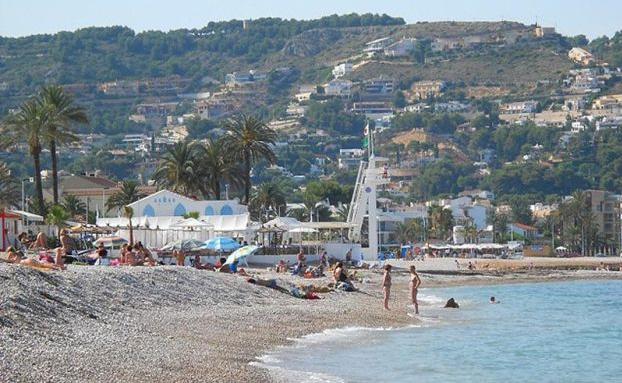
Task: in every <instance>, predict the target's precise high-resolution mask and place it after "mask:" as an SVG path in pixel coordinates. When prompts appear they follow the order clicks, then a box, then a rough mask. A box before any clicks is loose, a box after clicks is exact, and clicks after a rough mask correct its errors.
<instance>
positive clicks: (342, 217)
mask: <svg viewBox="0 0 622 383" xmlns="http://www.w3.org/2000/svg"><path fill="white" fill-rule="evenodd" d="M349 214H350V205H349V204H347V203H344V204H342V205H341V206H339V207H338V208H337V212H336V213H335V215H336V216H337V219H338V220H339V221H340V222H346V221H347V220H348V215H349Z"/></svg>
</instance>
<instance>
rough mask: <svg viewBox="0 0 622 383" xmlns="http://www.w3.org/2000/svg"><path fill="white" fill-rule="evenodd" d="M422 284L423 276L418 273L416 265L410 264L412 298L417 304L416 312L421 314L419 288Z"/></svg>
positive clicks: (414, 303)
mask: <svg viewBox="0 0 622 383" xmlns="http://www.w3.org/2000/svg"><path fill="white" fill-rule="evenodd" d="M419 286H421V278H419V274H417V269H416V268H415V266H414V265H413V266H410V299H411V300H412V304H413V305H414V306H415V314H419V302H418V301H417V290H418V289H419Z"/></svg>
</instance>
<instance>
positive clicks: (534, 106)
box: [499, 100, 538, 114]
mask: <svg viewBox="0 0 622 383" xmlns="http://www.w3.org/2000/svg"><path fill="white" fill-rule="evenodd" d="M499 110H500V112H501V113H505V114H525V113H536V112H537V111H538V101H533V100H530V101H520V102H511V103H508V104H502V105H501V106H500V107H499Z"/></svg>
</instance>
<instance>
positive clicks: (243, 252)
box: [225, 245, 259, 265]
mask: <svg viewBox="0 0 622 383" xmlns="http://www.w3.org/2000/svg"><path fill="white" fill-rule="evenodd" d="M257 250H259V247H257V246H253V245H250V246H244V247H240V248H239V249H237V250H236V251H234V252H233V253H231V254H229V256H228V257H227V262H225V265H229V264H232V263H233V262H235V261H239V260H240V259H242V258H246V257H248V256H249V255H252V254H254V253H255V252H256V251H257Z"/></svg>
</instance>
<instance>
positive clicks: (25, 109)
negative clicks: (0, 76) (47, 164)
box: [2, 99, 51, 215]
mask: <svg viewBox="0 0 622 383" xmlns="http://www.w3.org/2000/svg"><path fill="white" fill-rule="evenodd" d="M50 117H51V115H50V113H49V112H48V110H47V108H46V107H45V106H44V105H43V104H42V103H41V102H39V101H38V100H36V99H31V100H28V101H26V102H24V103H23V104H22V105H21V106H20V108H19V110H18V111H17V112H16V113H14V114H11V115H9V117H8V118H7V119H6V120H5V121H4V123H3V124H2V133H3V140H4V144H5V145H6V144H9V145H15V144H21V143H24V142H25V143H26V144H27V145H28V152H29V154H30V156H31V157H32V159H33V162H34V172H35V174H34V178H35V197H36V198H35V199H36V210H37V213H39V214H41V215H45V211H46V207H45V203H44V201H43V185H42V183H41V150H42V145H41V139H42V137H43V135H44V134H45V131H46V127H47V126H48V125H49V119H50Z"/></svg>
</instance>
